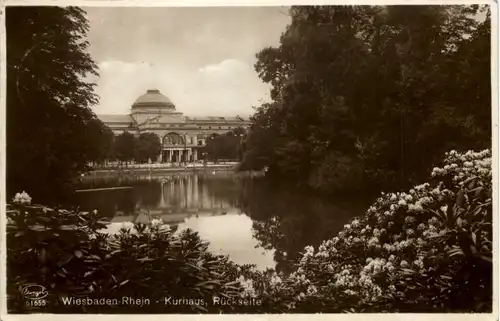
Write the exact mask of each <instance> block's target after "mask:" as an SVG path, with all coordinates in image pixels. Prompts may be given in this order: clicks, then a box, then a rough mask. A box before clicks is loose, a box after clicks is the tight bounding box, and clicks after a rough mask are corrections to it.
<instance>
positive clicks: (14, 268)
mask: <svg viewBox="0 0 500 321" xmlns="http://www.w3.org/2000/svg"><path fill="white" fill-rule="evenodd" d="M8 218H9V223H8V231H7V241H8V261H7V264H8V307H9V311H10V313H23V312H30V310H31V311H33V312H51V313H81V312H86V313H145V312H146V313H147V312H149V313H151V312H153V313H154V312H158V313H197V312H198V313H199V312H212V313H218V312H221V311H224V312H232V311H233V309H234V308H235V307H234V306H217V305H212V298H213V297H214V296H217V297H220V298H233V299H234V298H240V297H241V294H242V291H241V287H240V283H239V281H237V280H236V279H237V277H238V275H237V268H238V267H237V266H236V264H233V263H232V262H230V261H228V259H227V257H223V256H214V255H212V254H210V253H209V252H208V251H207V244H206V243H204V242H202V241H201V240H200V238H199V236H198V235H197V234H196V233H194V232H193V231H191V230H189V229H187V230H183V231H177V230H176V229H172V228H170V227H169V226H168V225H165V224H162V222H161V221H160V220H153V221H152V223H151V224H149V225H143V224H135V225H134V224H132V223H126V224H124V226H123V227H122V228H121V229H120V231H119V233H117V234H115V235H108V234H104V233H101V232H99V230H101V229H102V228H104V227H105V226H106V225H105V223H106V222H103V221H100V220H99V217H98V215H97V212H78V211H77V212H70V211H67V210H61V209H49V208H46V207H44V206H38V205H30V204H29V197H28V198H26V197H21V196H19V195H18V197H17V199H16V200H15V202H14V204H12V205H9V207H8ZM240 269H241V268H240ZM26 284H37V285H42V286H44V287H45V288H46V289H47V290H48V292H49V296H48V297H47V298H46V305H45V306H43V307H37V308H35V309H36V310H35V309H33V308H30V307H29V306H26V304H25V303H26V300H25V298H23V297H22V295H21V293H20V291H19V288H21V287H23V286H24V285H26ZM169 296H172V297H173V298H188V299H192V300H195V302H198V303H200V304H193V305H189V304H182V305H165V304H162V302H163V300H165V298H168V297H169ZM64 297H66V298H69V297H74V298H90V299H97V298H99V299H103V298H110V299H116V298H118V299H119V300H121V298H122V297H134V298H141V297H142V298H149V299H150V302H151V304H150V305H149V306H134V305H120V306H109V305H107V306H99V305H75V304H73V305H65V304H64V299H63V298H64ZM156 302H159V304H156ZM201 302H204V303H205V304H201Z"/></svg>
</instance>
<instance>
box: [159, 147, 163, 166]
mask: <svg viewBox="0 0 500 321" xmlns="http://www.w3.org/2000/svg"><path fill="white" fill-rule="evenodd" d="M158 162H159V163H162V162H163V150H161V151H160V156H158Z"/></svg>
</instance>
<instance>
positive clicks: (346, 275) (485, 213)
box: [256, 150, 492, 312]
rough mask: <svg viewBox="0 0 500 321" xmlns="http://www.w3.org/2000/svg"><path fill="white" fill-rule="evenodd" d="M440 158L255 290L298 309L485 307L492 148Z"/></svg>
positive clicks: (489, 268)
mask: <svg viewBox="0 0 500 321" xmlns="http://www.w3.org/2000/svg"><path fill="white" fill-rule="evenodd" d="M444 163H445V164H444V167H442V168H434V170H433V171H432V177H433V179H434V182H432V184H431V183H424V184H422V185H418V186H415V187H414V188H413V189H411V190H410V191H409V192H407V193H404V192H399V193H389V194H385V193H382V195H381V196H380V197H379V198H378V199H377V200H376V202H375V203H374V204H373V205H372V206H371V207H370V208H369V209H368V210H367V212H366V215H364V216H363V217H360V218H356V219H354V220H352V222H351V223H350V224H346V225H345V226H344V229H343V230H342V231H341V232H340V233H339V234H338V236H336V237H334V238H333V239H330V240H326V241H324V242H323V243H322V244H321V245H320V246H319V248H318V249H317V250H315V249H314V248H313V247H310V246H309V247H306V248H305V250H304V253H303V254H302V256H301V258H300V261H299V262H298V263H297V269H296V271H295V272H294V273H292V274H291V275H289V276H286V277H285V276H283V275H281V276H278V277H279V279H280V280H281V281H280V282H279V283H277V282H275V281H272V280H276V278H278V277H274V278H275V279H269V280H268V281H267V282H266V283H267V284H268V285H270V284H277V285H276V286H274V287H272V286H271V287H272V289H273V290H271V291H269V290H268V289H267V288H266V287H262V288H261V289H257V292H258V293H259V294H260V295H261V296H266V295H267V296H269V295H271V296H272V297H273V298H269V300H274V301H276V300H277V299H275V298H280V299H279V300H278V301H279V302H276V303H279V304H281V308H283V307H284V309H285V310H286V309H293V310H295V311H297V312H314V311H323V312H341V311H355V312H387V311H392V312H394V311H408V312H409V311H411V312H418V311H428V312H431V311H432V312H437V311H442V312H443V311H476V312H484V311H491V302H492V301H491V300H492V288H491V286H492V225H491V223H492V206H491V192H492V173H491V153H490V151H489V150H485V151H482V152H472V151H469V152H467V153H465V154H460V153H457V152H456V151H451V152H450V153H447V155H446V159H445V161H444ZM257 274H259V273H257ZM261 277H262V275H261V274H259V275H256V278H261ZM270 293H271V294H270ZM352 307H356V308H355V309H352Z"/></svg>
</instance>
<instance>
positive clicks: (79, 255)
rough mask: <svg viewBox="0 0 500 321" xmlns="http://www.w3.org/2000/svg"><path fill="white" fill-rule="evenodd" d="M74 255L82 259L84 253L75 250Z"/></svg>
mask: <svg viewBox="0 0 500 321" xmlns="http://www.w3.org/2000/svg"><path fill="white" fill-rule="evenodd" d="M73 254H74V255H75V256H76V257H77V258H81V257H82V256H83V253H82V251H80V250H75V251H74V252H73Z"/></svg>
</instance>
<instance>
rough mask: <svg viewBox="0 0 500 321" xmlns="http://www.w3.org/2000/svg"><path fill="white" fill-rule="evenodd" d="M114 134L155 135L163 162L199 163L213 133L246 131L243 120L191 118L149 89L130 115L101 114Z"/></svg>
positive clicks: (102, 119)
mask: <svg viewBox="0 0 500 321" xmlns="http://www.w3.org/2000/svg"><path fill="white" fill-rule="evenodd" d="M98 117H99V119H100V120H101V121H102V122H103V123H104V124H105V125H106V126H108V127H109V128H110V129H111V130H112V131H113V133H115V135H119V134H121V133H123V132H129V133H131V134H133V135H139V134H141V133H154V134H156V135H158V137H159V138H160V141H161V143H162V151H161V154H160V155H159V159H158V160H159V161H160V162H163V163H179V162H196V161H198V160H200V159H202V157H203V155H201V149H202V148H203V147H205V146H206V143H207V139H209V137H210V136H212V135H213V134H224V133H227V132H229V131H231V130H233V129H236V128H238V127H240V128H243V129H245V130H246V129H247V128H248V126H249V125H250V121H249V120H248V119H244V118H242V117H239V116H236V117H188V116H184V115H183V113H182V112H179V111H177V110H176V108H175V105H174V104H173V103H172V101H171V100H170V99H169V98H168V97H166V96H165V95H163V94H162V93H160V91H159V90H156V89H151V90H148V91H147V92H146V93H145V94H144V95H142V96H140V97H139V98H137V100H136V101H135V102H134V104H133V105H132V109H131V112H130V114H129V115H98Z"/></svg>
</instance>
